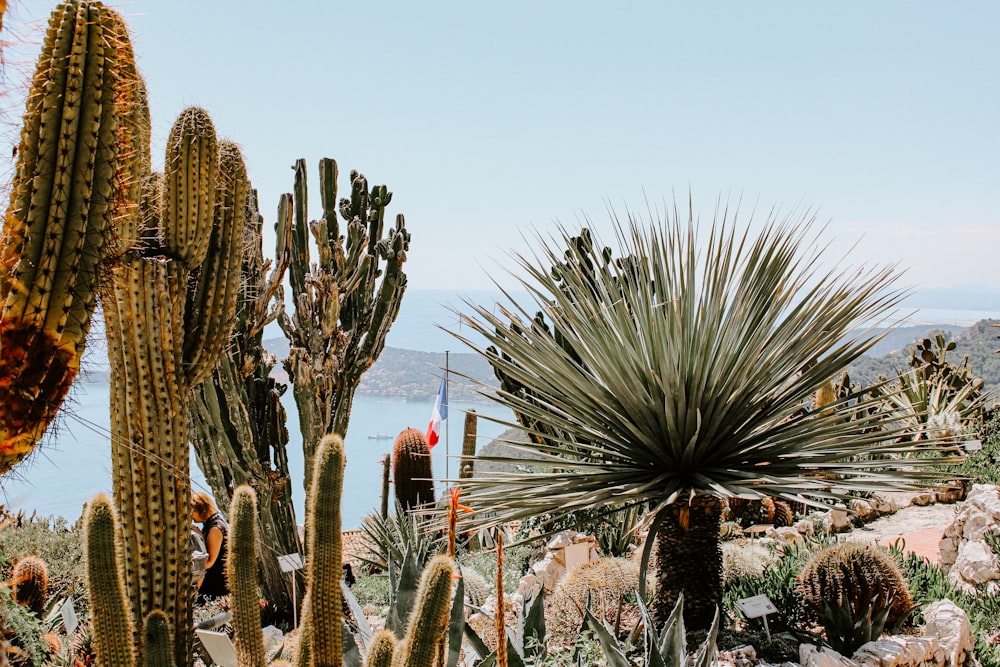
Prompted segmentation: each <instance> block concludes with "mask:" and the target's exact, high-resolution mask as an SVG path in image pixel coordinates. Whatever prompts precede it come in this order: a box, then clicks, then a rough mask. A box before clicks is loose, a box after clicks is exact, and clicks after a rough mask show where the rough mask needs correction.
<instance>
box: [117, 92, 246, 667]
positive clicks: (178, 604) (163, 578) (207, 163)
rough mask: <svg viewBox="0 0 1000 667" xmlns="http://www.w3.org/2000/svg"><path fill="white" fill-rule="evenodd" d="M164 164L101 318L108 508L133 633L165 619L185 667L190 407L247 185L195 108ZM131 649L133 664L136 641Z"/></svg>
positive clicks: (213, 351)
mask: <svg viewBox="0 0 1000 667" xmlns="http://www.w3.org/2000/svg"><path fill="white" fill-rule="evenodd" d="M220 156H221V157H220ZM165 165H166V174H165V177H164V178H163V179H162V183H163V184H164V188H163V191H162V192H160V191H159V189H158V188H159V183H160V182H161V181H160V179H157V178H155V177H151V178H147V179H145V181H144V184H143V187H144V193H143V197H142V198H141V202H142V204H143V206H144V207H145V208H143V210H141V211H140V212H139V216H133V217H132V218H131V219H130V220H129V221H128V224H129V229H128V232H127V234H128V235H126V236H125V238H131V239H133V243H138V242H139V241H140V238H141V244H140V245H137V246H136V247H135V248H133V249H132V250H129V251H127V252H126V254H125V256H124V257H123V259H122V261H121V262H120V263H119V264H118V265H116V266H115V267H114V270H113V272H112V276H111V278H112V280H111V283H112V284H111V290H110V294H108V295H107V297H106V298H105V299H104V309H105V313H106V316H107V336H108V356H109V358H110V361H111V428H112V460H113V468H114V490H115V504H116V506H117V508H118V511H119V512H120V514H121V518H122V522H121V525H122V533H123V534H122V537H123V540H122V542H123V544H124V545H125V563H126V565H125V580H126V586H127V590H128V597H129V599H130V600H131V601H132V604H133V610H132V613H133V623H134V625H135V626H139V624H140V623H141V621H142V619H144V618H145V617H146V616H147V615H148V614H149V613H150V612H152V611H154V610H157V609H158V610H161V611H163V612H164V613H165V614H166V616H167V619H168V620H169V622H170V625H171V631H172V635H173V641H174V661H175V662H176V663H177V664H181V665H183V664H188V662H189V661H190V655H191V637H190V633H188V632H181V631H178V628H189V627H191V599H190V594H189V591H190V577H191V570H190V568H191V561H190V558H189V557H188V554H189V552H188V526H189V525H190V522H191V516H190V509H189V508H190V476H189V475H190V473H189V454H188V452H189V446H188V433H189V429H190V401H189V398H190V393H191V388H192V387H193V386H194V385H195V384H196V383H197V382H199V381H200V380H201V379H203V378H204V377H206V376H207V374H208V373H209V372H210V371H211V368H212V366H213V365H214V364H215V362H216V361H217V357H218V350H219V348H220V347H221V344H222V341H223V340H224V339H225V338H226V336H227V335H228V331H229V329H230V327H231V323H232V320H233V314H234V311H235V297H236V286H237V284H238V279H239V266H240V253H241V250H242V246H241V234H242V230H243V224H244V216H245V212H246V206H245V201H244V202H243V203H241V204H236V202H240V201H243V200H241V198H245V196H246V193H247V189H248V185H247V182H246V170H245V168H244V166H243V161H242V158H241V156H240V154H239V150H238V149H237V148H236V147H235V146H234V145H231V144H224V145H223V146H222V149H221V150H219V148H218V147H217V142H216V139H215V131H214V129H213V127H212V122H211V119H210V118H209V117H208V114H207V113H206V112H205V111H204V110H202V109H196V108H192V109H187V110H185V111H184V112H183V113H182V114H181V115H180V117H179V118H178V119H177V121H176V122H175V123H174V126H173V128H172V129H171V132H170V137H169V139H168V147H167V156H166V160H165ZM217 174H218V176H219V177H218V178H216V175H217ZM161 202H162V206H163V209H162V211H161V210H160V209H159V208H158V206H159V205H160V203H161ZM140 223H141V229H140ZM134 641H135V643H136V645H138V646H140V659H141V657H142V652H141V642H142V637H141V636H136V637H135V638H134Z"/></svg>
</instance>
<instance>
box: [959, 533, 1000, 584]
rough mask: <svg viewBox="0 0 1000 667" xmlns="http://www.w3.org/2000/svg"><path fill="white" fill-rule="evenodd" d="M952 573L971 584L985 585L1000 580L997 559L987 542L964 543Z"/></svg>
mask: <svg viewBox="0 0 1000 667" xmlns="http://www.w3.org/2000/svg"><path fill="white" fill-rule="evenodd" d="M952 571H953V572H954V573H957V575H958V576H959V577H961V578H962V579H963V580H964V581H966V582H969V583H971V584H985V583H986V582H987V581H990V580H992V579H1000V571H998V563H997V557H996V556H995V555H994V554H993V550H992V549H991V548H990V546H989V545H988V544H986V542H973V541H971V540H969V541H966V542H962V544H960V545H959V547H958V556H957V557H956V558H955V564H954V566H953V567H952Z"/></svg>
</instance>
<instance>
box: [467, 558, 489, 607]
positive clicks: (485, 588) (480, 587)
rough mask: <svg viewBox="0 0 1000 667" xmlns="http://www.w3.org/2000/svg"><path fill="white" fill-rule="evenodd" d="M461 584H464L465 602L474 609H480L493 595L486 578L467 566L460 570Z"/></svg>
mask: <svg viewBox="0 0 1000 667" xmlns="http://www.w3.org/2000/svg"><path fill="white" fill-rule="evenodd" d="M462 582H463V583H464V584H465V601H466V602H467V603H468V604H470V605H472V606H474V607H482V606H483V605H484V604H486V600H487V599H488V598H489V597H490V595H491V594H492V593H493V589H492V587H490V583H489V582H488V581H486V577H484V576H483V575H481V574H480V573H479V572H478V571H476V570H474V569H472V568H471V567H469V566H465V567H463V568H462Z"/></svg>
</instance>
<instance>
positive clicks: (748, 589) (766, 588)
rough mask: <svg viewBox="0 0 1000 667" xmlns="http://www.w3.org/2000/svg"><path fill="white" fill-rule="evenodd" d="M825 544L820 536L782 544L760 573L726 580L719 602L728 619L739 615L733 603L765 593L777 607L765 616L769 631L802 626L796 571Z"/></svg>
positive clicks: (802, 617) (826, 541) (803, 625)
mask: <svg viewBox="0 0 1000 667" xmlns="http://www.w3.org/2000/svg"><path fill="white" fill-rule="evenodd" d="M827 545H829V541H828V540H826V539H824V538H816V539H813V540H810V541H808V542H806V543H805V544H803V545H801V546H795V545H786V546H784V547H782V550H781V552H780V553H779V554H778V558H777V560H775V561H774V562H773V563H771V565H770V566H769V567H768V568H767V569H766V570H764V572H763V573H762V574H761V575H760V576H753V575H751V576H747V577H740V578H737V579H732V580H730V581H727V582H726V587H725V591H724V593H723V603H724V607H725V611H726V613H727V615H728V616H729V617H730V618H731V619H734V620H735V619H742V618H743V616H742V614H741V612H740V611H739V608H738V607H737V606H736V601H737V600H742V599H743V598H748V597H753V596H754V595H760V594H762V593H763V594H765V595H767V597H769V598H770V599H771V602H773V603H774V606H775V607H777V608H778V613H776V614H772V615H770V616H769V617H768V623H769V624H770V627H771V629H772V630H786V629H795V628H802V627H806V625H807V623H808V619H807V616H806V612H805V607H804V604H803V601H802V595H801V594H800V592H799V587H798V578H797V577H798V574H799V572H800V571H801V570H802V566H803V565H804V564H805V562H806V559H807V558H809V556H810V554H811V553H812V552H813V551H814V550H816V549H820V548H823V547H824V546H827ZM748 623H749V624H753V625H760V624H761V623H760V621H759V620H753V621H748Z"/></svg>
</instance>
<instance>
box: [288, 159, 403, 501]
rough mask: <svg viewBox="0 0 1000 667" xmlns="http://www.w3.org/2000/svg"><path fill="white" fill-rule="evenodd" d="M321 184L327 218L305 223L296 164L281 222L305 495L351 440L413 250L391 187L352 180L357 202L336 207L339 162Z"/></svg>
mask: <svg viewBox="0 0 1000 667" xmlns="http://www.w3.org/2000/svg"><path fill="white" fill-rule="evenodd" d="M319 180H320V198H321V200H322V208H323V217H322V218H321V219H319V220H316V221H312V222H310V221H309V219H308V217H307V211H308V210H309V207H308V197H307V187H306V164H305V161H304V160H299V161H298V162H296V163H295V190H294V192H295V194H294V197H293V196H292V195H285V196H284V197H283V198H282V200H281V204H280V206H279V213H278V218H279V219H282V220H283V219H284V217H285V215H289V216H291V224H290V225H289V231H290V236H291V248H290V251H289V256H288V257H289V259H290V265H289V272H288V274H289V283H290V284H291V287H292V298H291V302H292V303H294V304H295V311H294V313H292V314H291V315H288V314H286V313H282V314H281V315H280V316H279V318H278V324H279V325H280V326H281V330H282V331H283V332H284V334H285V336H286V337H287V338H288V341H289V345H290V349H289V353H288V357H287V358H286V359H285V362H284V366H285V370H286V371H287V372H288V377H289V379H290V380H291V381H292V388H293V392H294V395H295V403H296V405H297V407H298V413H299V428H300V430H301V431H302V449H303V455H304V459H305V472H306V478H305V484H306V486H307V488H306V493H307V494H308V492H309V489H308V484H309V481H310V480H311V479H312V459H313V455H314V452H315V449H316V447H317V443H318V442H319V440H320V438H322V437H323V436H324V435H325V434H327V433H340V434H346V433H347V426H348V422H349V421H350V414H351V405H352V403H353V401H354V392H355V390H356V389H357V386H358V383H359V382H360V381H361V376H362V374H363V373H364V372H365V371H367V370H368V369H369V368H370V367H371V365H372V364H373V363H374V362H375V360H377V359H378V357H379V355H380V354H381V353H382V349H383V348H384V347H385V338H386V335H387V334H388V333H389V328H390V327H391V326H392V323H393V322H394V321H395V320H396V315H398V314H399V306H400V304H401V302H402V298H403V293H404V291H405V290H406V274H405V273H404V272H403V264H404V262H405V261H406V253H407V250H408V248H409V244H410V235H409V233H408V232H407V231H406V226H405V224H404V220H403V216H402V215H397V216H396V223H395V225H391V224H390V225H386V219H385V217H386V207H387V206H388V205H389V203H390V201H391V200H392V193H391V192H389V191H388V189H387V188H386V187H385V186H384V185H379V186H375V187H373V188H371V190H369V188H368V181H367V179H366V178H365V177H364V176H363V175H362V174H359V173H358V172H356V171H352V172H351V185H350V193H351V194H350V198H349V199H347V198H344V199H341V200H340V202H339V205H338V202H337V163H336V162H334V161H333V160H331V159H328V158H324V159H323V160H320V164H319ZM293 207H294V215H293V216H292V214H291V209H293ZM338 211H339V217H340V219H341V220H343V222H344V224H343V225H341V223H340V222H339V221H338ZM310 237H311V239H312V241H313V243H314V244H315V247H316V249H317V250H318V257H317V258H316V261H313V260H312V259H311V257H310ZM279 261H281V258H279ZM307 502H308V501H307Z"/></svg>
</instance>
